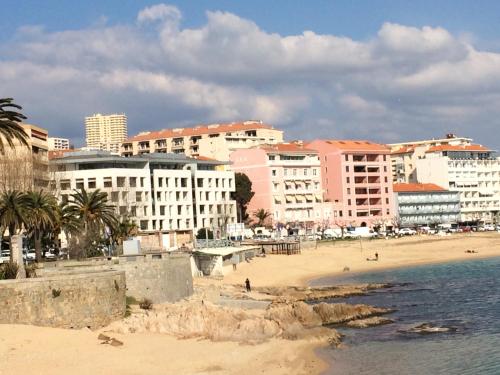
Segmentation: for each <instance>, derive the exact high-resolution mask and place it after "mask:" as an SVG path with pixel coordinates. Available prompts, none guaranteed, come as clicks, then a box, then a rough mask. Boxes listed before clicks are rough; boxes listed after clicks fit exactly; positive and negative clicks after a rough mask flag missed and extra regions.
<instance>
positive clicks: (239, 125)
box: [126, 121, 274, 142]
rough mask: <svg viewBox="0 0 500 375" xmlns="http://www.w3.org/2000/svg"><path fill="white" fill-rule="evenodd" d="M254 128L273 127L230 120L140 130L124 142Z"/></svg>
mask: <svg viewBox="0 0 500 375" xmlns="http://www.w3.org/2000/svg"><path fill="white" fill-rule="evenodd" d="M255 129H274V128H273V127H272V126H270V125H266V124H264V123H262V121H243V122H231V123H225V124H211V125H198V126H195V127H192V128H175V129H163V130H158V131H153V132H142V133H139V134H137V135H136V136H133V137H130V138H128V139H127V141H126V142H136V141H147V140H151V139H161V138H175V137H186V136H196V135H202V134H212V133H220V132H233V131H239V130H255Z"/></svg>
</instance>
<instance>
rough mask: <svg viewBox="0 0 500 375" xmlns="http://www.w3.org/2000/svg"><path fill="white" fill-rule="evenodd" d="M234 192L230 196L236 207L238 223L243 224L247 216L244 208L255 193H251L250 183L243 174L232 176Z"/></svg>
mask: <svg viewBox="0 0 500 375" xmlns="http://www.w3.org/2000/svg"><path fill="white" fill-rule="evenodd" d="M234 185H235V192H234V193H233V194H232V195H233V199H234V200H235V201H236V206H237V207H238V222H239V223H241V222H243V221H244V220H245V219H246V218H247V217H248V215H247V214H246V208H247V205H248V203H249V202H250V200H251V199H252V198H253V196H254V195H255V193H254V192H253V191H252V181H250V179H249V178H248V176H247V175H246V174H244V173H235V175H234Z"/></svg>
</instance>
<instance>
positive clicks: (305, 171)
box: [304, 168, 307, 176]
mask: <svg viewBox="0 0 500 375" xmlns="http://www.w3.org/2000/svg"><path fill="white" fill-rule="evenodd" d="M304 176H307V169H305V168H304Z"/></svg>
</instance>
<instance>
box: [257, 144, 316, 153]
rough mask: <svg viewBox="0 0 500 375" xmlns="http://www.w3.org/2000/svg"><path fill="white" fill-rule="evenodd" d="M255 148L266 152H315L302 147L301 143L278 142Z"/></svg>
mask: <svg viewBox="0 0 500 375" xmlns="http://www.w3.org/2000/svg"><path fill="white" fill-rule="evenodd" d="M256 148H260V149H262V150H265V151H266V152H267V153H273V152H289V153H313V154H317V153H318V152H317V151H316V150H313V149H310V148H307V147H304V144H302V143H295V142H293V143H278V144H273V145H262V146H256Z"/></svg>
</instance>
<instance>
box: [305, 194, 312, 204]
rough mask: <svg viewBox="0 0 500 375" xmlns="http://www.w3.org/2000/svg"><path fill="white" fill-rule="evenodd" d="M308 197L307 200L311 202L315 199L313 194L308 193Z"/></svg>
mask: <svg viewBox="0 0 500 375" xmlns="http://www.w3.org/2000/svg"><path fill="white" fill-rule="evenodd" d="M306 199H307V201H309V202H310V201H312V200H313V196H312V194H306Z"/></svg>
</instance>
